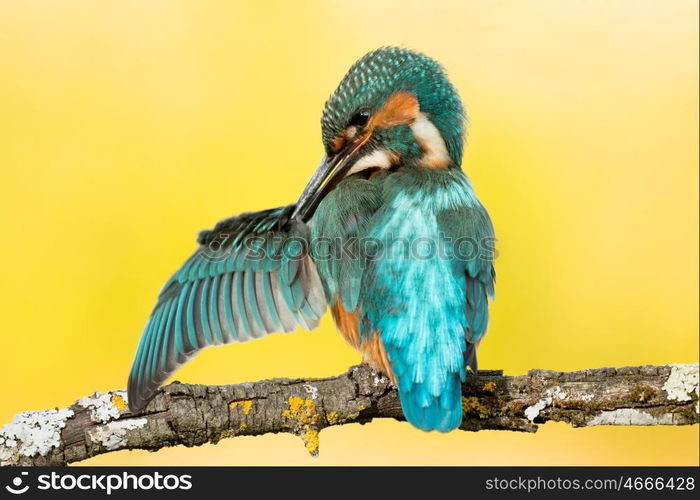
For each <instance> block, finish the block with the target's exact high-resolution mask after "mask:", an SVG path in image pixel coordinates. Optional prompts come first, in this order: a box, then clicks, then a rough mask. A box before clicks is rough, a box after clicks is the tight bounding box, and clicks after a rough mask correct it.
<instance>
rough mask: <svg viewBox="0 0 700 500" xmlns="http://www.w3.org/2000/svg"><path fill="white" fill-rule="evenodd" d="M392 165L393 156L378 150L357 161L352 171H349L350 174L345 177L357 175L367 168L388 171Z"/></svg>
mask: <svg viewBox="0 0 700 500" xmlns="http://www.w3.org/2000/svg"><path fill="white" fill-rule="evenodd" d="M391 165H392V163H391V156H390V155H389V152H388V151H386V150H384V149H376V150H374V151H372V152H371V153H370V154H368V155H365V156H363V157H362V158H360V159H359V160H357V161H356V162H355V164H354V165H353V166H352V167H351V168H350V170H348V173H347V174H345V176H346V177H347V176H348V175H352V174H356V173H357V172H361V171H362V170H364V169H366V168H382V169H386V168H390V167H391Z"/></svg>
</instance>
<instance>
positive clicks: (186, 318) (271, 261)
mask: <svg viewBox="0 0 700 500" xmlns="http://www.w3.org/2000/svg"><path fill="white" fill-rule="evenodd" d="M290 212H291V207H280V208H276V209H271V210H266V211H262V212H255V213H247V214H243V215H240V216H238V217H233V218H231V219H227V220H225V221H222V222H220V223H219V224H217V225H216V227H215V228H214V229H212V230H210V231H204V232H202V233H201V234H200V236H199V239H198V242H199V244H200V247H199V248H198V249H197V251H195V253H194V254H193V255H192V256H191V257H190V258H189V259H188V260H187V261H186V262H185V263H184V264H183V266H182V267H181V268H180V270H179V271H178V272H176V273H175V275H174V276H173V277H172V278H171V279H170V280H169V281H168V282H167V283H166V284H165V286H164V287H163V289H162V291H161V293H160V295H159V297H158V302H157V303H156V306H155V308H154V310H153V312H152V314H151V317H150V318H149V320H148V322H147V324H146V326H145V328H144V331H143V334H142V336H141V340H140V342H139V346H138V349H137V352H136V356H135V358H134V362H133V365H132V368H131V374H130V376H129V384H128V400H129V407H130V408H131V409H132V410H138V409H140V408H142V407H144V406H145V405H146V403H147V402H148V400H149V399H150V397H151V396H152V395H153V393H154V391H155V390H156V389H157V388H158V386H159V385H160V384H162V383H163V382H164V381H165V380H166V379H167V378H168V376H170V375H171V374H172V373H173V372H174V371H175V370H176V369H177V368H178V367H179V366H180V365H182V364H183V363H185V362H186V361H187V360H188V359H190V358H191V357H192V356H194V355H195V354H196V353H197V352H198V351H199V350H201V349H203V348H204V347H207V346H211V345H220V344H228V343H231V342H245V341H247V340H250V339H254V338H260V337H263V336H265V335H267V334H269V333H273V332H280V331H283V332H289V331H292V330H294V329H295V328H296V327H297V326H301V327H303V328H306V329H313V328H315V327H316V326H317V324H318V321H319V319H320V317H321V316H322V315H323V314H324V312H325V309H326V300H325V296H324V292H323V287H322V285H321V281H320V278H319V276H318V273H317V271H316V268H315V265H314V263H313V261H312V260H311V258H310V256H309V254H308V241H309V239H308V226H306V225H305V224H303V223H302V222H299V221H290V220H289V217H288V215H289V213H290Z"/></svg>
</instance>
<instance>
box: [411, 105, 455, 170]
mask: <svg viewBox="0 0 700 500" xmlns="http://www.w3.org/2000/svg"><path fill="white" fill-rule="evenodd" d="M411 130H412V131H413V135H414V136H415V138H416V140H417V141H418V143H419V144H420V145H421V147H422V148H423V157H422V158H421V160H420V162H421V165H423V166H424V167H428V168H447V167H448V166H449V165H450V163H452V159H451V158H450V155H449V153H448V152H447V146H445V141H444V140H443V138H442V135H440V131H439V130H438V129H437V127H436V126H435V125H434V124H433V122H431V121H430V118H428V116H427V115H426V114H425V113H422V112H420V113H418V115H417V116H416V119H415V121H414V122H413V124H412V125H411Z"/></svg>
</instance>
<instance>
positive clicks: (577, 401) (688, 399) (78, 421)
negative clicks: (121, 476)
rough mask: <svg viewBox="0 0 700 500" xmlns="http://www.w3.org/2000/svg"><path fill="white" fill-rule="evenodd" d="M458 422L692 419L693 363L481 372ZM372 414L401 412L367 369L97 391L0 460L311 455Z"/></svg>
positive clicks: (7, 435)
mask: <svg viewBox="0 0 700 500" xmlns="http://www.w3.org/2000/svg"><path fill="white" fill-rule="evenodd" d="M462 403H463V404H462V406H463V410H464V422H463V424H462V426H461V429H462V430H467V431H478V430H482V429H499V430H508V431H521V432H535V431H536V430H537V424H541V423H544V422H548V421H557V422H567V423H569V424H571V425H572V426H574V427H584V426H593V425H692V424H697V423H698V422H699V417H698V365H697V364H691V365H671V366H639V367H624V368H618V369H615V368H599V369H590V370H584V371H576V372H555V371H548V370H531V371H530V372H529V373H528V374H527V375H522V376H504V375H503V374H502V372H501V371H480V372H478V374H477V375H475V376H472V377H469V378H468V381H467V383H465V384H464V387H463V398H462ZM375 418H393V419H396V420H403V413H402V411H401V406H400V404H399V400H398V394H397V391H396V389H395V388H394V387H393V386H392V385H391V383H390V382H389V381H388V380H387V379H386V378H385V377H383V376H380V375H377V374H376V373H375V372H373V371H372V370H371V369H370V368H368V367H367V366H364V365H361V366H354V367H352V368H351V369H350V370H349V371H348V372H347V373H344V374H342V375H338V376H336V377H331V378H324V379H309V380H301V379H273V380H264V381H260V382H254V383H244V384H235V385H222V386H203V385H189V384H182V383H179V382H174V383H172V384H170V385H168V386H166V387H164V388H162V389H161V390H160V391H159V392H158V393H157V395H156V397H155V398H154V399H153V400H152V401H151V403H150V404H149V405H148V407H147V408H146V409H145V410H144V411H142V412H138V413H130V412H129V411H128V409H127V407H126V394H125V392H124V391H115V392H108V393H96V394H94V395H93V396H89V397H86V398H82V399H80V400H78V401H76V402H75V403H74V404H73V405H72V406H70V407H69V408H65V409H62V410H58V409H55V410H43V411H35V412H23V413H20V414H18V415H16V416H15V419H14V420H13V422H12V423H10V424H8V425H6V426H5V427H4V428H3V429H1V430H0V464H1V465H36V466H39V465H65V464H68V463H71V462H76V461H80V460H84V459H86V458H89V457H93V456H95V455H99V454H102V453H107V452H110V451H115V450H121V449H146V450H158V449H160V448H163V447H166V446H175V445H185V446H198V445H201V444H204V443H208V442H212V443H216V442H218V441H219V440H220V439H223V438H227V437H233V436H240V435H259V434H266V433H277V432H287V433H293V434H296V435H298V436H300V437H301V438H302V440H303V442H304V445H305V446H306V449H307V450H308V451H309V453H311V454H312V455H315V454H317V453H318V450H319V432H320V431H321V430H322V429H324V428H326V427H330V426H333V425H343V424H349V423H362V424H364V423H367V422H370V421H371V420H373V419H375Z"/></svg>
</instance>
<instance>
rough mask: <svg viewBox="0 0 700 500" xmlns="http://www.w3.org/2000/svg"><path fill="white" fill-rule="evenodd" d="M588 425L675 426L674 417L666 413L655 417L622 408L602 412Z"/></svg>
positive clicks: (632, 409) (644, 412) (641, 411)
mask: <svg viewBox="0 0 700 500" xmlns="http://www.w3.org/2000/svg"><path fill="white" fill-rule="evenodd" d="M587 425H589V426H594V425H673V415H672V414H670V413H664V414H662V415H660V416H654V415H652V414H650V413H648V412H646V411H643V410H637V409H634V408H621V409H618V410H611V411H602V412H601V413H600V414H598V415H596V416H595V417H593V418H592V419H591V420H589V421H588V424H587Z"/></svg>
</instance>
